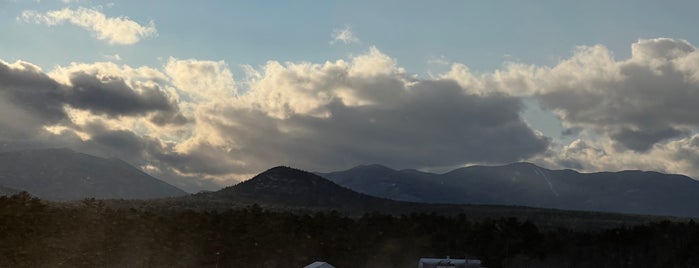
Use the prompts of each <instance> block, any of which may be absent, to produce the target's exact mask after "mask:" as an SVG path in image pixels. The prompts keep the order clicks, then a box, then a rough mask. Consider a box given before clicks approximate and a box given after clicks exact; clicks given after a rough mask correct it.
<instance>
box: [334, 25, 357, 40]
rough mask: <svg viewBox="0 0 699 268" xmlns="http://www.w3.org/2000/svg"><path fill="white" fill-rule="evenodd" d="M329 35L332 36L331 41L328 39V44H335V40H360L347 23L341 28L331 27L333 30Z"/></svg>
mask: <svg viewBox="0 0 699 268" xmlns="http://www.w3.org/2000/svg"><path fill="white" fill-rule="evenodd" d="M330 36H331V37H332V41H330V44H335V43H336V42H342V43H344V44H353V43H359V42H360V41H359V38H358V37H357V36H356V35H354V33H353V32H352V27H350V26H349V25H345V28H342V29H333V32H332V34H331V35H330Z"/></svg>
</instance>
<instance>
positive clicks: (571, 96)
mask: <svg viewBox="0 0 699 268" xmlns="http://www.w3.org/2000/svg"><path fill="white" fill-rule="evenodd" d="M631 51H632V54H631V58H629V59H626V60H617V59H615V58H614V56H613V54H612V52H611V51H609V50H608V49H607V48H606V47H604V46H601V45H596V46H587V47H578V48H577V49H576V50H575V53H574V55H573V56H572V57H570V58H568V59H564V60H562V61H561V62H559V63H558V64H556V65H555V66H553V67H546V66H533V65H526V64H521V63H506V64H505V65H504V66H503V69H501V70H496V71H495V72H493V73H486V74H481V75H475V74H473V73H471V72H470V70H469V69H468V67H466V66H465V65H462V64H454V65H453V66H452V68H451V70H450V71H449V72H447V73H445V74H444V75H442V76H441V78H443V79H453V80H455V81H457V82H458V83H459V84H460V85H461V86H462V87H464V88H467V89H469V90H470V92H473V93H475V94H487V93H489V92H502V93H505V94H508V95H513V96H527V97H535V98H536V99H538V101H539V103H540V104H541V105H542V106H543V108H545V109H548V110H551V111H553V112H554V113H555V114H556V116H557V117H558V118H559V119H560V120H561V121H562V123H563V126H564V128H565V129H571V130H572V129H590V130H594V131H595V132H596V133H597V134H602V135H605V136H607V137H609V138H611V139H612V140H613V141H615V142H616V143H618V144H619V145H622V146H623V147H625V148H627V149H631V150H634V151H639V152H642V151H646V150H649V149H651V148H652V146H653V145H654V144H658V143H661V142H664V141H668V140H672V139H676V138H681V137H683V136H685V135H688V134H689V133H690V132H691V131H692V129H694V128H696V127H699V117H697V116H695V115H696V114H698V113H699V106H697V105H696V103H697V102H699V94H698V92H699V52H697V50H696V48H695V47H694V46H692V45H691V44H690V43H689V42H687V41H685V40H675V39H668V38H656V39H647V40H645V39H644V40H638V42H636V43H634V44H632V46H631Z"/></svg>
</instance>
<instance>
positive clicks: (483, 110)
mask: <svg viewBox="0 0 699 268" xmlns="http://www.w3.org/2000/svg"><path fill="white" fill-rule="evenodd" d="M253 76H254V78H253V79H251V80H250V81H249V82H248V84H249V90H248V91H247V92H246V93H245V94H244V95H241V96H240V97H239V98H238V99H236V100H234V101H231V102H229V103H228V104H226V105H216V106H211V107H209V108H208V109H202V110H200V111H199V113H198V115H197V117H196V121H197V123H198V124H207V125H209V126H210V129H211V130H212V131H214V132H218V133H225V134H226V135H225V136H224V137H223V141H222V143H221V144H219V145H221V148H225V149H221V150H213V149H211V148H210V145H208V144H207V143H206V142H200V143H197V144H194V145H192V146H190V147H188V150H190V151H193V152H198V151H206V152H209V153H216V154H218V155H220V156H219V157H210V158H212V159H226V158H229V159H236V160H237V161H236V162H235V163H230V164H228V165H227V166H228V167H229V168H230V169H231V170H237V171H238V172H255V171H259V170H261V169H264V168H266V167H268V166H272V165H278V164H287V165H292V166H297V167H302V168H306V169H310V170H331V169H337V168H347V167H350V166H353V165H357V164H362V163H373V162H377V163H384V164H388V165H392V166H394V167H416V166H450V165H459V164H463V163H465V162H510V161H517V160H521V159H524V158H526V157H528V156H531V155H534V154H536V153H539V152H543V151H545V150H546V148H547V146H548V143H549V140H548V139H547V138H545V137H543V136H541V135H540V134H537V133H536V132H534V131H533V130H531V129H530V128H529V127H528V126H527V125H526V124H525V123H524V122H523V120H522V118H521V117H520V116H519V113H520V112H521V111H522V109H523V108H524V107H523V104H522V102H521V101H520V100H519V99H517V98H513V97H508V96H505V95H502V94H492V95H483V96H481V95H474V94H469V93H467V92H466V91H465V90H464V89H463V88H462V87H460V86H459V85H458V84H457V83H455V82H453V81H451V80H415V79H412V78H409V77H408V76H407V75H405V72H404V71H403V70H402V69H401V68H399V67H397V66H396V64H395V61H393V60H392V59H391V58H389V57H388V56H386V55H385V54H383V53H381V52H380V51H378V49H376V48H372V49H370V50H369V52H368V53H366V54H363V55H359V56H356V57H354V58H352V60H351V61H350V62H346V61H343V60H339V61H335V62H326V63H324V64H312V63H286V64H281V63H279V62H275V61H270V62H268V63H267V65H266V66H264V68H263V69H262V70H260V71H258V72H257V73H255V74H254V75H253ZM188 170H189V171H194V170H197V169H195V168H192V167H188ZM198 171H200V172H201V171H203V170H198Z"/></svg>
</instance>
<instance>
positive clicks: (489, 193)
mask: <svg viewBox="0 0 699 268" xmlns="http://www.w3.org/2000/svg"><path fill="white" fill-rule="evenodd" d="M359 167H361V168H360V169H357V167H355V168H350V169H347V170H344V171H337V172H329V173H317V174H318V175H321V176H324V177H326V178H328V179H330V180H332V181H335V182H337V183H338V184H340V185H343V186H346V187H348V188H350V189H353V190H355V191H357V192H361V193H366V194H369V195H373V196H378V197H383V198H389V199H394V200H401V201H411V202H425V203H453V204H493V205H521V206H532V207H542V208H555V209H573V210H589V211H605V212H621V213H633V214H653V215H669V216H690V217H699V208H698V207H696V205H695V204H696V203H697V201H698V199H699V198H698V197H699V181H695V180H693V179H692V178H689V177H687V176H684V175H678V174H664V173H660V172H656V171H639V170H624V171H617V172H592V173H580V172H577V171H575V170H572V169H562V170H550V169H546V168H542V167H539V166H537V165H535V164H532V163H528V162H516V163H511V164H507V165H501V166H482V165H477V166H469V167H462V168H457V169H454V170H451V171H448V172H445V173H428V172H419V173H416V172H414V171H410V170H395V169H391V168H388V167H385V166H380V165H362V166H359ZM372 169H376V170H378V171H376V172H374V171H372ZM358 170H361V172H358Z"/></svg>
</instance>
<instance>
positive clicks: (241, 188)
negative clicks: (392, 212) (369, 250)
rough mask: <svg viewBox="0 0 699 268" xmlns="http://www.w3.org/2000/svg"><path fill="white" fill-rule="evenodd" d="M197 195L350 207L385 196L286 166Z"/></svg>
mask: <svg viewBox="0 0 699 268" xmlns="http://www.w3.org/2000/svg"><path fill="white" fill-rule="evenodd" d="M198 196H200V197H204V198H214V199H223V200H238V201H242V202H263V203H266V204H276V205H279V206H301V207H309V208H311V207H333V208H351V207H357V206H364V205H367V204H370V203H373V202H378V201H377V200H383V199H378V198H375V197H370V196H367V195H364V194H360V193H357V192H354V191H352V190H349V189H347V188H344V187H342V186H339V185H337V184H335V183H334V182H332V181H330V180H328V179H325V178H323V177H321V176H319V175H316V174H313V173H310V172H306V171H303V170H300V169H296V168H291V167H285V166H278V167H273V168H270V169H268V170H267V171H264V172H262V173H260V174H258V175H256V176H255V177H253V178H251V179H249V180H246V181H243V182H241V183H238V184H236V185H233V186H230V187H226V188H224V189H222V190H219V191H217V192H210V193H202V194H198Z"/></svg>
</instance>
